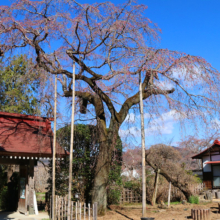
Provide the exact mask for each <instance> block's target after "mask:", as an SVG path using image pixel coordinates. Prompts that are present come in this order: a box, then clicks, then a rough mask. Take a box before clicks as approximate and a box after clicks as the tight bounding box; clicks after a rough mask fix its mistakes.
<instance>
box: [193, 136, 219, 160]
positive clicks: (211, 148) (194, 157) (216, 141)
mask: <svg viewBox="0 0 220 220" xmlns="http://www.w3.org/2000/svg"><path fill="white" fill-rule="evenodd" d="M216 147H217V148H219V147H220V141H219V140H215V141H214V143H213V145H212V146H211V147H208V148H207V149H205V150H203V151H201V152H200V153H199V154H196V155H194V156H192V159H201V158H202V157H203V156H204V155H205V154H206V153H208V152H210V151H212V150H213V149H214V148H216Z"/></svg>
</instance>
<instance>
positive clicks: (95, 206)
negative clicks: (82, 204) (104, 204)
mask: <svg viewBox="0 0 220 220" xmlns="http://www.w3.org/2000/svg"><path fill="white" fill-rule="evenodd" d="M93 212H94V219H93V220H97V202H95V203H94V210H93Z"/></svg>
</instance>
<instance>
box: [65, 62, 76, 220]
mask: <svg viewBox="0 0 220 220" xmlns="http://www.w3.org/2000/svg"><path fill="white" fill-rule="evenodd" d="M75 68H76V67H75V62H73V80H72V81H73V88H72V116H71V137H70V157H69V160H70V161H69V191H68V213H67V219H68V220H71V219H72V218H71V216H70V215H71V214H70V213H71V191H72V179H73V176H72V170H73V165H72V164H73V141H74V112H75Z"/></svg>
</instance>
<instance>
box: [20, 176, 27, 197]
mask: <svg viewBox="0 0 220 220" xmlns="http://www.w3.org/2000/svg"><path fill="white" fill-rule="evenodd" d="M25 180H26V178H20V199H25V185H26V184H25V182H26V181H25Z"/></svg>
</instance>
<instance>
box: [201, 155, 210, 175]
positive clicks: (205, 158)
mask: <svg viewBox="0 0 220 220" xmlns="http://www.w3.org/2000/svg"><path fill="white" fill-rule="evenodd" d="M208 161H210V157H209V156H204V157H203V158H202V162H203V172H211V164H205V162H208Z"/></svg>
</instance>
